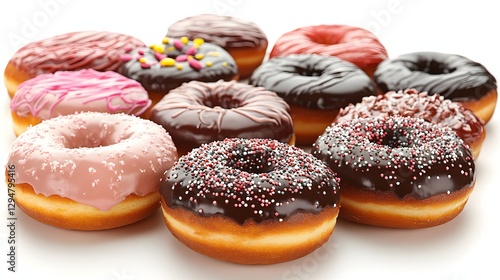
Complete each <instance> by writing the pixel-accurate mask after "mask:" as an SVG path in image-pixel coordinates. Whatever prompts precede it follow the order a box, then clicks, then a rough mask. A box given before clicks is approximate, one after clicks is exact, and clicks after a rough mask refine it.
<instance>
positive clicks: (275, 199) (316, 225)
mask: <svg viewBox="0 0 500 280" xmlns="http://www.w3.org/2000/svg"><path fill="white" fill-rule="evenodd" d="M338 191H339V179H338V178H337V176H336V174H335V173H334V172H332V170H330V169H329V168H328V167H327V166H326V165H324V164H323V163H322V162H321V161H319V160H317V159H316V158H314V157H313V156H312V155H311V154H309V153H307V152H305V151H304V150H302V149H299V148H296V147H293V146H290V145H288V144H285V143H282V142H279V141H276V140H269V139H262V138H253V139H243V138H226V139H225V140H222V141H214V142H211V143H208V144H203V145H202V146H201V147H199V148H196V149H193V150H192V151H191V152H190V153H189V154H187V155H184V156H182V157H180V159H179V160H178V161H177V162H176V164H175V165H174V166H173V167H172V168H171V169H170V170H169V172H167V174H166V179H165V180H164V181H163V182H162V185H161V187H160V195H161V197H162V198H161V202H162V210H163V217H164V219H165V222H166V225H167V227H168V228H169V230H170V231H171V232H172V234H173V235H174V236H175V237H176V238H177V239H179V240H180V241H181V242H182V243H184V244H185V245H186V246H188V247H189V248H191V249H193V250H195V251H197V252H199V253H201V254H205V255H207V256H210V257H212V258H216V259H220V260H224V261H228V262H234V263H242V264H273V263H279V262H284V261H289V260H293V259H296V258H300V257H302V256H305V255H307V254H309V253H311V252H312V251H314V250H315V249H317V248H319V247H320V246H321V245H322V244H324V243H325V242H326V241H327V240H328V239H329V238H330V235H331V234H332V232H333V229H334V227H335V224H336V221H337V215H338V212H339V204H338V202H339V192H338Z"/></svg>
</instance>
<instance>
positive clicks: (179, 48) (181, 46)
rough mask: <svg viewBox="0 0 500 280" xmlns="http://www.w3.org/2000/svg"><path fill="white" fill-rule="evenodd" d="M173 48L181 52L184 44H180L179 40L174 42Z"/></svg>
mask: <svg viewBox="0 0 500 280" xmlns="http://www.w3.org/2000/svg"><path fill="white" fill-rule="evenodd" d="M174 47H175V48H176V49H178V50H182V48H183V47H184V44H183V43H182V42H181V40H175V41H174Z"/></svg>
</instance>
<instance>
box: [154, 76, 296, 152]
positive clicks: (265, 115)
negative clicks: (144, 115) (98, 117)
mask: <svg viewBox="0 0 500 280" xmlns="http://www.w3.org/2000/svg"><path fill="white" fill-rule="evenodd" d="M150 120H152V121H153V122H156V123H158V124H160V125H161V126H163V127H164V128H165V130H167V131H168V132H169V133H170V135H171V136H172V139H173V141H174V143H175V145H176V147H177V149H178V151H179V154H181V155H183V154H186V153H188V152H189V151H191V150H192V149H193V148H197V147H199V146H200V145H201V144H204V143H208V142H212V141H216V140H223V139H224V138H269V139H275V140H278V141H280V142H283V143H289V144H294V142H295V137H294V130H293V123H292V118H291V116H290V112H289V107H288V105H287V104H286V102H285V101H283V99H281V98H280V97H279V96H277V95H276V93H274V92H270V91H268V90H265V89H264V88H259V87H254V86H251V85H248V84H243V83H237V82H236V81H229V82H226V81H218V82H214V83H204V82H198V81H192V82H189V83H185V84H183V85H182V86H180V87H178V88H176V89H173V90H172V91H170V93H169V94H167V95H166V96H165V97H164V98H163V99H162V100H161V101H160V102H159V103H158V104H156V105H155V106H154V107H153V108H152V109H151V116H150Z"/></svg>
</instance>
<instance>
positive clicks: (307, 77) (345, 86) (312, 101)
mask: <svg viewBox="0 0 500 280" xmlns="http://www.w3.org/2000/svg"><path fill="white" fill-rule="evenodd" d="M250 83H251V84H253V85H255V86H261V87H264V88H266V89H268V90H271V91H274V92H276V93H277V94H278V95H279V96H280V97H282V98H283V99H284V100H285V101H286V102H287V103H288V104H290V105H297V106H301V107H306V108H310V109H320V110H329V109H340V108H343V107H345V106H347V105H349V104H350V103H356V102H359V101H361V99H362V98H363V97H364V96H369V95H374V94H376V86H375V84H374V83H373V82H372V81H371V80H370V78H369V77H368V76H367V75H366V74H365V73H364V72H363V71H362V70H361V69H359V68H358V67H357V66H355V65H354V64H352V63H350V62H347V61H344V60H341V59H339V58H336V57H330V56H321V55H316V54H293V55H289V56H284V57H275V58H271V59H269V60H268V61H266V62H265V63H263V64H262V65H261V66H260V67H259V68H257V69H256V70H255V71H254V73H253V75H252V77H251V78H250Z"/></svg>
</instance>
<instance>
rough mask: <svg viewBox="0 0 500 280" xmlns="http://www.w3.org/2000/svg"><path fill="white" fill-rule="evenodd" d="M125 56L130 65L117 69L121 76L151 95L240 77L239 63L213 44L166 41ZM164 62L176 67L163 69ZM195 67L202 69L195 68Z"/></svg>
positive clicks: (164, 67) (178, 40) (168, 39)
mask: <svg viewBox="0 0 500 280" xmlns="http://www.w3.org/2000/svg"><path fill="white" fill-rule="evenodd" d="M158 49H159V50H160V51H158ZM191 51H192V52H191ZM126 55H127V58H126V59H127V60H129V61H128V62H126V63H125V64H123V65H122V66H121V67H120V68H119V69H118V73H120V74H122V75H124V76H126V77H128V78H131V79H134V80H136V81H138V82H139V83H141V85H142V86H143V87H144V88H145V89H146V90H148V91H154V92H164V93H168V92H169V91H170V90H172V89H174V88H176V87H178V86H180V85H182V84H183V83H186V82H189V81H193V80H195V81H202V82H215V81H218V80H225V81H230V80H232V79H234V78H237V75H238V68H237V66H236V63H235V62H234V60H233V58H232V57H231V56H230V55H229V53H228V52H227V51H225V50H224V49H223V48H221V47H219V46H217V45H214V44H210V43H201V44H196V43H194V42H193V41H184V42H183V40H181V39H180V38H166V40H164V43H163V44H160V45H155V46H154V47H153V48H151V47H150V48H148V47H143V48H136V49H133V50H132V51H131V52H130V53H128V54H126ZM164 58H171V59H174V60H175V64H172V65H169V66H163V65H162V63H161V60H162V59H164ZM141 59H142V60H143V61H144V62H142V61H141ZM193 63H195V64H196V65H197V66H199V67H200V68H199V69H198V68H196V67H193V65H194V64H193Z"/></svg>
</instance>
